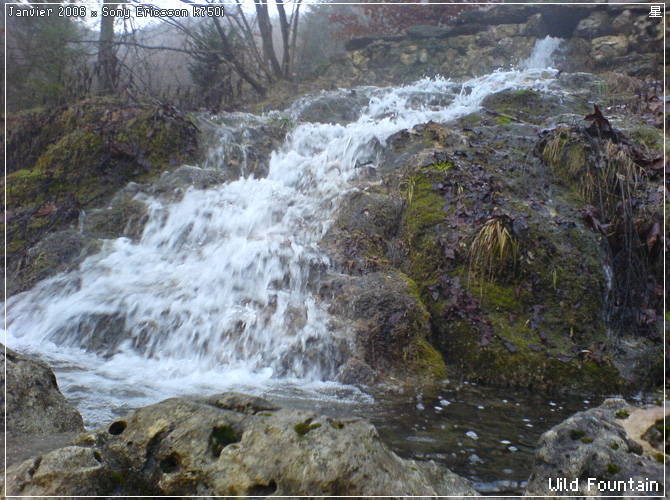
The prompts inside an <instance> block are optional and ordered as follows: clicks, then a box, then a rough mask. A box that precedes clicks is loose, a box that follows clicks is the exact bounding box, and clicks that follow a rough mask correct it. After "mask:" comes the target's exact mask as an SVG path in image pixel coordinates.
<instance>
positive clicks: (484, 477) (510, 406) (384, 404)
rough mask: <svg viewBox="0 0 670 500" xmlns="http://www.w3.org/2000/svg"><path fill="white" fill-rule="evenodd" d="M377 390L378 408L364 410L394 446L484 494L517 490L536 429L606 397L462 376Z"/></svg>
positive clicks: (528, 465) (526, 471) (526, 473)
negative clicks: (417, 387)
mask: <svg viewBox="0 0 670 500" xmlns="http://www.w3.org/2000/svg"><path fill="white" fill-rule="evenodd" d="M374 397H375V400H376V405H377V408H376V410H375V411H373V412H371V413H370V414H369V415H367V417H368V418H369V419H370V420H371V421H372V422H373V423H374V424H375V426H376V427H377V429H378V431H379V434H380V435H381V437H382V439H383V440H384V442H385V443H386V444H387V445H388V446H389V447H390V448H391V449H392V450H393V451H395V452H396V453H397V454H398V455H400V456H401V457H404V458H414V459H416V460H434V461H436V462H438V463H440V464H442V465H445V466H446V467H448V468H449V469H451V470H452V471H454V472H455V473H457V474H459V475H461V476H463V477H466V478H468V479H470V480H471V481H472V482H473V483H474V486H475V489H477V490H478V491H479V492H481V493H484V494H486V493H499V494H502V493H507V494H518V493H520V492H521V489H522V488H523V486H524V485H525V481H526V480H527V479H528V476H529V475H530V470H531V468H532V465H533V456H534V452H535V447H536V445H537V442H538V439H539V437H540V435H541V434H542V433H544V432H546V431H547V430H549V429H551V428H552V427H553V426H555V425H557V424H558V423H560V422H562V421H563V420H565V419H566V418H568V417H569V416H571V415H573V414H574V413H576V412H578V411H583V410H585V409H588V408H592V407H594V406H598V405H599V404H600V403H601V402H602V401H603V399H604V398H597V399H590V398H589V399H585V398H565V397H549V396H539V395H532V394H529V393H527V392H517V391H511V390H508V389H505V390H503V389H495V388H490V387H480V386H478V385H476V384H471V383H467V382H464V383H458V382H453V383H452V382H445V383H444V384H442V385H441V386H438V387H433V388H431V389H430V390H429V391H425V392H418V391H417V392H414V391H412V392H408V391H407V390H405V391H402V390H396V391H388V392H385V393H380V394H376V395H375V396H374Z"/></svg>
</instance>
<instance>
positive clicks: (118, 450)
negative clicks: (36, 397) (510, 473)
mask: <svg viewBox="0 0 670 500" xmlns="http://www.w3.org/2000/svg"><path fill="white" fill-rule="evenodd" d="M390 493H392V494H396V495H410V494H413V495H416V494H421V495H424V494H425V495H426V496H433V495H456V496H463V497H466V496H472V495H476V494H477V493H476V492H475V491H474V490H473V489H472V487H471V486H470V484H469V483H468V481H466V480H465V479H463V478H461V477H459V476H457V475H455V474H453V473H452V472H450V471H449V470H447V469H445V468H442V467H440V466H438V465H437V464H435V463H433V462H423V463H420V462H415V461H413V460H404V459H401V458H400V457H398V456H397V455H396V454H395V453H393V452H391V451H390V450H389V449H388V448H387V447H386V446H385V445H384V444H383V443H382V442H381V440H380V438H379V435H378V434H377V431H376V430H375V428H374V427H373V426H372V425H371V424H369V423H368V422H365V421H363V420H360V419H342V420H339V419H333V418H329V417H326V416H323V415H318V414H316V413H312V412H306V411H298V410H289V409H280V408H278V407H276V406H274V405H273V404H271V403H269V402H268V401H265V400H262V399H259V398H254V397H251V396H245V395H242V394H236V393H226V394H220V395H217V396H212V397H209V398H206V399H205V398H203V399H201V400H190V399H184V398H174V399H168V400H166V401H163V402H161V403H158V404H154V405H151V406H148V407H145V408H142V409H140V410H138V411H136V412H134V413H131V414H130V415H127V416H126V417H124V418H122V419H119V420H116V421H114V422H112V423H111V424H110V425H108V426H106V427H102V428H99V429H97V430H95V431H91V432H87V433H83V434H80V435H79V436H78V437H77V439H76V440H75V441H74V444H73V445H72V446H68V447H65V448H62V449H60V450H56V451H52V452H50V453H47V454H45V455H42V456H40V457H37V458H32V459H30V460H26V461H24V462H23V463H21V464H18V465H15V466H13V467H10V468H9V469H8V471H7V494H9V495H77V496H78V495H126V494H135V495H137V494H140V495H171V496H176V497H181V496H193V495H243V496H263V497H264V496H269V495H296V496H312V495H356V496H371V495H385V494H390Z"/></svg>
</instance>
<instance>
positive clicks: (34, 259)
mask: <svg viewBox="0 0 670 500" xmlns="http://www.w3.org/2000/svg"><path fill="white" fill-rule="evenodd" d="M86 242H87V240H86V238H85V237H84V236H83V235H82V234H80V233H78V232H76V231H73V230H65V231H57V232H53V233H51V234H46V235H45V237H44V239H42V240H41V241H39V242H37V243H36V244H35V245H34V246H32V247H30V248H28V249H27V251H25V253H24V254H23V256H22V258H21V259H20V260H18V261H13V262H10V263H9V264H8V266H7V293H8V295H12V294H14V293H16V292H19V291H23V290H26V289H27V288H30V287H31V286H33V285H34V284H35V283H37V282H38V281H40V280H43V279H46V278H50V277H52V276H55V275H56V274H58V273H59V272H63V271H66V270H68V269H70V268H72V267H74V266H75V265H76V263H77V261H78V257H79V255H80V253H81V252H82V250H83V249H84V247H85V245H86Z"/></svg>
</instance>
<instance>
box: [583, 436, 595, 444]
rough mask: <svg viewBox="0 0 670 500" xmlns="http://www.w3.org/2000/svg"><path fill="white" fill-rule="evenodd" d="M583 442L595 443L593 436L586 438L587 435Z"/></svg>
mask: <svg viewBox="0 0 670 500" xmlns="http://www.w3.org/2000/svg"><path fill="white" fill-rule="evenodd" d="M581 442H582V443H584V444H590V443H593V438H586V437H585V438H582V439H581Z"/></svg>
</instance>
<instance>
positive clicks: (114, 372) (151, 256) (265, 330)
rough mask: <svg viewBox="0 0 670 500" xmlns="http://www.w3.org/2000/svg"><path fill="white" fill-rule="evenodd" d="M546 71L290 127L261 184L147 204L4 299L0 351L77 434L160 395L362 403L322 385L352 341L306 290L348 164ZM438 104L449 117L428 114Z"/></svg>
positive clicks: (499, 76)
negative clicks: (46, 374) (28, 366)
mask: <svg viewBox="0 0 670 500" xmlns="http://www.w3.org/2000/svg"><path fill="white" fill-rule="evenodd" d="M553 74H555V72H552V71H549V72H547V71H542V70H540V69H527V70H525V71H507V72H503V71H499V72H495V73H493V74H491V75H487V76H484V77H480V78H476V79H473V80H470V81H468V82H465V83H464V84H462V85H456V84H454V83H451V82H449V81H446V80H443V79H436V80H421V81H419V82H416V83H414V84H412V85H408V86H405V87H399V88H387V89H377V88H372V87H368V88H365V89H360V90H359V92H364V93H365V95H367V96H369V103H368V105H367V106H366V107H365V108H364V109H363V110H362V111H361V115H360V118H359V119H358V120H357V121H356V122H354V123H350V124H348V125H346V126H342V125H337V124H314V123H303V124H300V125H299V126H297V127H296V128H295V129H294V130H293V131H292V132H291V133H290V134H289V136H288V137H287V139H286V141H285V143H284V145H283V146H282V147H281V148H280V150H279V151H275V152H274V153H272V157H271V160H270V168H269V174H268V176H267V178H264V179H255V178H242V179H240V180H237V181H234V182H229V183H226V184H224V185H221V186H217V187H214V188H210V189H207V190H197V189H190V190H189V191H188V192H186V194H185V195H184V196H183V198H182V199H181V200H179V201H176V202H167V201H162V200H160V199H158V198H156V199H152V200H150V203H149V214H150V216H149V221H148V223H147V225H146V227H145V229H144V232H143V234H142V236H141V239H140V241H139V242H136V243H133V242H131V241H130V240H129V239H127V238H119V239H116V240H110V241H107V242H106V243H105V245H104V247H103V249H102V251H101V252H100V253H99V254H97V255H94V256H92V257H90V258H88V259H87V260H86V261H84V262H83V264H82V265H81V267H80V269H79V270H76V271H73V272H70V273H66V274H61V275H59V276H56V277H54V278H51V279H48V280H45V281H43V282H40V283H38V284H37V286H35V288H34V289H32V290H30V291H27V292H24V293H21V294H18V295H16V296H14V297H12V298H10V299H9V300H8V301H7V304H6V306H7V315H6V325H7V341H8V345H9V347H11V348H15V349H19V350H23V351H28V352H33V353H37V354H38V355H40V356H41V357H44V358H46V359H47V360H48V361H51V362H52V363H55V366H56V371H57V374H58V377H59V381H60V383H61V387H62V389H63V390H64V392H65V393H66V394H67V395H68V396H69V397H70V398H73V399H74V400H75V401H76V402H77V403H78V404H79V405H80V409H81V411H82V412H83V413H84V415H85V417H86V418H87V422H88V423H89V424H97V423H100V422H102V421H104V420H107V419H109V418H111V417H112V415H113V413H115V412H121V411H123V410H124V408H132V407H138V406H142V405H144V404H147V403H149V402H153V401H157V400H160V399H162V398H165V397H169V396H174V395H179V394H186V393H203V392H207V393H213V392H219V391H222V390H225V389H231V388H234V389H237V390H245V391H246V392H251V393H254V394H259V395H260V394H267V393H272V391H282V390H284V389H282V387H288V386H290V387H299V388H300V390H301V391H304V393H305V394H307V395H306V396H305V397H308V398H311V397H313V398H318V397H326V398H335V399H342V398H345V399H346V398H347V397H350V398H353V399H356V398H359V397H360V393H355V391H354V392H352V390H350V389H343V387H342V386H339V385H337V384H335V383H334V382H328V381H330V380H333V379H334V377H335V375H336V374H337V371H338V368H339V367H340V366H341V365H342V363H343V362H344V361H345V360H346V358H347V356H348V349H349V342H350V339H348V338H347V332H342V331H338V330H337V329H336V328H335V327H334V326H333V324H332V322H331V318H330V317H329V315H328V314H327V312H326V307H325V305H324V304H320V303H319V301H318V300H317V298H316V297H314V296H313V294H312V292H311V287H310V284H311V283H313V282H314V281H316V280H318V279H319V276H320V273H322V272H324V271H325V270H326V269H327V267H328V264H329V263H328V258H327V256H326V255H325V254H324V253H323V252H321V251H320V249H319V241H320V240H321V238H322V237H323V235H324V234H325V232H326V231H327V229H328V227H329V224H330V223H331V221H332V217H333V214H334V211H335V210H336V208H337V205H338V202H339V199H340V197H341V196H342V195H343V194H344V193H346V192H347V190H348V189H349V188H350V187H349V181H350V180H351V179H352V178H353V177H354V176H355V175H356V172H357V171H358V170H357V169H356V168H355V166H356V165H357V164H358V163H363V162H368V161H370V160H372V161H377V152H378V150H379V146H380V145H382V146H383V145H384V144H385V141H386V140H387V138H388V137H389V136H391V135H392V134H394V133H395V132H398V131H400V130H402V129H407V128H411V127H413V126H414V125H416V124H419V123H425V122H427V121H429V120H433V121H435V122H447V121H449V120H452V119H455V118H458V117H460V116H463V115H466V114H468V113H471V112H474V111H477V109H478V107H479V105H480V103H481V101H482V99H483V98H485V97H486V96H488V95H490V94H491V93H494V92H498V91H501V90H505V89H522V88H529V87H533V88H540V89H546V88H547V85H548V84H549V83H550V81H551V77H552V76H553ZM445 95H452V96H453V99H451V102H450V104H448V105H446V106H439V105H435V104H434V103H435V102H440V101H441V100H442V99H443V97H444V96H445ZM255 120H257V118H255Z"/></svg>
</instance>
